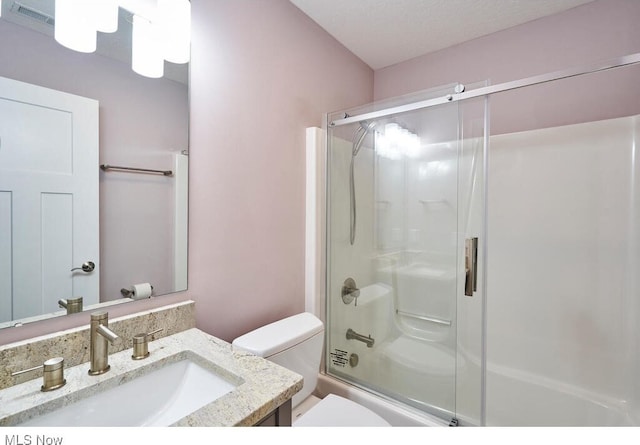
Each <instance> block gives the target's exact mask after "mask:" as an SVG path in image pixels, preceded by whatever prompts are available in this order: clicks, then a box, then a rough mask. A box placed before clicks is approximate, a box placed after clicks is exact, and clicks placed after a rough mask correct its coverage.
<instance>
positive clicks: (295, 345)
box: [233, 312, 324, 407]
mask: <svg viewBox="0 0 640 445" xmlns="http://www.w3.org/2000/svg"><path fill="white" fill-rule="evenodd" d="M323 341H324V325H323V324H322V322H321V321H320V320H319V319H318V318H317V317H316V316H315V315H313V314H311V313H309V312H303V313H301V314H298V315H293V316H291V317H287V318H283V319H282V320H279V321H276V322H273V323H271V324H268V325H266V326H263V327H261V328H258V329H256V330H254V331H251V332H249V333H247V334H245V335H243V336H241V337H238V338H236V339H235V340H234V341H233V346H234V347H236V348H239V349H244V350H245V351H249V352H251V353H253V354H255V355H258V356H260V357H264V358H266V359H268V360H270V361H272V362H274V363H277V364H278V365H280V366H283V367H285V368H287V369H289V370H291V371H293V372H296V373H298V374H300V375H302V377H303V378H304V386H303V388H302V390H301V391H300V392H298V393H297V394H296V395H295V396H294V397H293V401H292V405H293V406H294V407H295V406H296V405H298V404H299V403H300V402H302V401H303V400H304V399H306V398H307V397H308V396H309V395H311V393H312V392H313V390H314V389H315V387H316V383H317V381H318V372H319V371H320V360H321V357H322V344H323Z"/></svg>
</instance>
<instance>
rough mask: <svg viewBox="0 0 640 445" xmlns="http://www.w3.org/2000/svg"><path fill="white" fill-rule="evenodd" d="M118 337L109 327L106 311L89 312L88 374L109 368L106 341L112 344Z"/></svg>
mask: <svg viewBox="0 0 640 445" xmlns="http://www.w3.org/2000/svg"><path fill="white" fill-rule="evenodd" d="M119 338H120V337H118V336H117V335H116V334H115V333H114V332H113V331H112V330H110V329H109V313H108V312H106V311H98V312H94V313H92V314H91V346H90V348H91V349H90V350H89V355H90V357H91V368H90V369H89V375H100V374H104V373H105V372H107V371H108V370H109V369H110V368H111V366H110V365H109V345H107V342H109V343H111V344H112V345H113V343H114V342H115V341H116V340H118V339H119Z"/></svg>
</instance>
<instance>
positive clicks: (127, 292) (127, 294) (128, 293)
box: [120, 286, 153, 298]
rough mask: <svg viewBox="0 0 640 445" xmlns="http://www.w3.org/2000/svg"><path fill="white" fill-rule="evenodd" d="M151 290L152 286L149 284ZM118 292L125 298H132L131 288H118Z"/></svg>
mask: <svg viewBox="0 0 640 445" xmlns="http://www.w3.org/2000/svg"><path fill="white" fill-rule="evenodd" d="M151 290H152V291H153V286H151ZM120 293H121V294H122V296H123V297H125V298H133V291H132V290H131V289H125V288H124V287H123V288H122V289H120Z"/></svg>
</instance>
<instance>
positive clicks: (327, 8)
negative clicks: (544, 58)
mask: <svg viewBox="0 0 640 445" xmlns="http://www.w3.org/2000/svg"><path fill="white" fill-rule="evenodd" d="M290 1H291V2H292V3H293V4H294V5H296V6H297V7H298V8H300V9H301V10H302V11H303V12H304V13H305V14H307V15H308V16H309V17H311V18H312V19H313V20H314V21H315V22H316V23H318V24H319V25H320V26H321V27H322V28H324V29H325V30H326V31H327V32H328V33H329V34H331V35H332V36H333V37H335V38H336V39H337V40H338V41H339V42H341V43H342V44H343V45H344V46H345V47H347V48H348V49H349V50H350V51H351V52H353V53H354V54H355V55H356V56H358V57H359V58H360V59H362V60H363V61H364V62H365V63H367V64H368V65H369V66H370V67H371V68H373V69H379V68H384V67H385V66H389V65H393V64H396V63H399V62H403V61H405V60H409V59H412V58H414V57H417V56H420V55H423V54H427V53H430V52H433V51H437V50H439V49H443V48H447V47H449V46H452V45H456V44H458V43H462V42H464V41H467V40H471V39H475V38H477V37H481V36H483V35H487V34H491V33H493V32H496V31H500V30H503V29H507V28H510V27H512V26H516V25H520V24H522V23H526V22H529V21H531V20H535V19H538V18H541V17H544V16H547V15H552V14H556V13H559V12H562V11H565V10H567V9H570V8H573V7H576V6H579V5H582V4H584V3H589V2H591V1H593V0H290Z"/></svg>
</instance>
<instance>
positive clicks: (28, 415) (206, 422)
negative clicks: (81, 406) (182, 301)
mask: <svg viewBox="0 0 640 445" xmlns="http://www.w3.org/2000/svg"><path fill="white" fill-rule="evenodd" d="M149 351H150V352H151V354H150V356H149V357H148V358H147V359H144V360H132V359H131V348H127V349H126V350H123V351H121V352H118V353H115V354H111V355H110V356H109V362H110V364H111V370H110V371H109V372H107V373H105V374H102V375H99V376H90V375H88V373H87V370H88V364H87V363H83V364H81V365H78V366H74V367H72V368H68V369H66V370H65V378H66V379H67V384H66V385H65V386H63V387H62V388H60V389H58V390H55V391H51V392H46V393H43V392H41V391H40V386H41V383H42V379H41V378H40V377H39V376H38V378H35V379H34V380H30V381H28V382H25V383H22V384H19V385H15V386H12V387H9V388H6V389H4V390H2V391H0V400H2V403H0V426H19V424H21V423H23V422H25V421H27V420H29V419H32V418H34V417H37V416H39V415H43V414H46V413H48V412H51V411H53V410H56V409H58V408H62V407H65V406H68V405H69V404H72V403H74V402H76V401H79V400H82V399H84V398H86V397H90V396H91V395H92V394H95V393H97V392H101V391H105V390H108V389H110V388H114V387H116V386H119V385H122V384H124V383H126V382H128V381H131V380H132V379H135V378H136V377H139V376H142V375H144V374H147V373H149V372H152V371H154V370H156V369H158V368H161V367H163V366H165V365H166V364H167V363H171V362H175V361H179V360H181V359H184V358H188V359H191V360H197V361H198V362H199V363H200V364H201V365H203V366H205V367H208V368H209V369H210V370H212V371H213V372H215V373H216V374H217V375H219V376H221V377H223V378H224V379H225V380H228V381H229V382H230V383H232V384H233V385H236V387H235V388H234V389H233V390H232V391H231V392H229V393H227V394H225V395H224V396H222V397H220V398H218V399H217V400H215V401H213V402H211V403H209V404H208V405H205V406H204V407H202V408H200V409H198V410H196V411H195V412H193V413H191V414H189V415H188V416H186V417H184V418H182V419H180V420H178V421H177V422H175V423H173V424H172V425H173V426H201V427H206V426H250V425H254V424H257V423H259V422H260V421H261V420H262V419H264V418H265V417H267V416H268V415H269V414H270V413H272V412H273V411H274V410H276V409H277V408H278V407H280V406H281V405H283V404H285V403H287V402H288V401H289V400H290V399H291V398H292V397H293V395H294V394H295V393H297V392H298V391H300V389H301V388H302V377H301V376H299V375H298V374H295V373H293V372H291V371H289V370H287V369H285V368H283V367H281V366H278V365H276V364H274V363H271V362H269V361H267V360H265V359H263V358H260V357H256V356H254V355H252V354H249V353H247V352H244V351H239V350H235V349H234V348H232V346H231V345H230V344H229V343H227V342H225V341H223V340H220V339H217V338H215V337H213V336H211V335H208V334H206V333H204V332H202V331H200V330H198V329H196V328H192V329H188V330H186V331H183V332H179V333H177V334H173V335H171V336H168V337H164V338H161V339H158V340H155V341H153V342H151V343H150V344H149ZM203 391H206V388H203ZM122 409H125V410H126V409H127V401H126V400H123V401H122Z"/></svg>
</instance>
